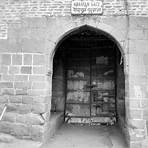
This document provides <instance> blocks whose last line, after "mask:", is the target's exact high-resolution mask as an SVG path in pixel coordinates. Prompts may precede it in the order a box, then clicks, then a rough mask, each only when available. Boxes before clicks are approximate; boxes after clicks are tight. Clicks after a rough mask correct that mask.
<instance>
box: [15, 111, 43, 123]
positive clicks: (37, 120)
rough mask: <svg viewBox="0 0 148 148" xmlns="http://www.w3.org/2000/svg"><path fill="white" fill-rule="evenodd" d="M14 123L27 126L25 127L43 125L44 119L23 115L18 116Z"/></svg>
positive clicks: (39, 116)
mask: <svg viewBox="0 0 148 148" xmlns="http://www.w3.org/2000/svg"><path fill="white" fill-rule="evenodd" d="M16 122H19V123H23V124H27V125H43V124H44V122H45V121H44V119H43V117H42V116H41V115H39V114H33V113H29V114H24V115H18V116H17V118H16Z"/></svg>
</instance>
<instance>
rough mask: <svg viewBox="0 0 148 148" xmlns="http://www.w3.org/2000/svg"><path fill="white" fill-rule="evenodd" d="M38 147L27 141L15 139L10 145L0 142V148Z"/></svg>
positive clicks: (36, 143)
mask: <svg viewBox="0 0 148 148" xmlns="http://www.w3.org/2000/svg"><path fill="white" fill-rule="evenodd" d="M40 146H41V144H40V143H38V142H34V141H29V140H19V139H15V140H14V141H13V142H11V143H3V142H0V148H39V147H40Z"/></svg>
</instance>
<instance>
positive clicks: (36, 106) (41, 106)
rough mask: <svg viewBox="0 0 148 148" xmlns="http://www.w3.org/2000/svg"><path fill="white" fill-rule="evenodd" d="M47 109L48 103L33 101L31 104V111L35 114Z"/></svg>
mask: <svg viewBox="0 0 148 148" xmlns="http://www.w3.org/2000/svg"><path fill="white" fill-rule="evenodd" d="M47 111H48V104H45V103H34V104H33V105H32V112H33V113H35V114H41V113H45V112H47Z"/></svg>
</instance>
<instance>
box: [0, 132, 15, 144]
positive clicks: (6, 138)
mask: <svg viewBox="0 0 148 148" xmlns="http://www.w3.org/2000/svg"><path fill="white" fill-rule="evenodd" d="M14 140H15V137H13V136H11V135H9V134H4V133H0V143H1V142H3V143H12V142H13V141H14Z"/></svg>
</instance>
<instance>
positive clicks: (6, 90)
mask: <svg viewBox="0 0 148 148" xmlns="http://www.w3.org/2000/svg"><path fill="white" fill-rule="evenodd" d="M14 94H15V90H14V89H13V88H4V89H2V90H1V95H14Z"/></svg>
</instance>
